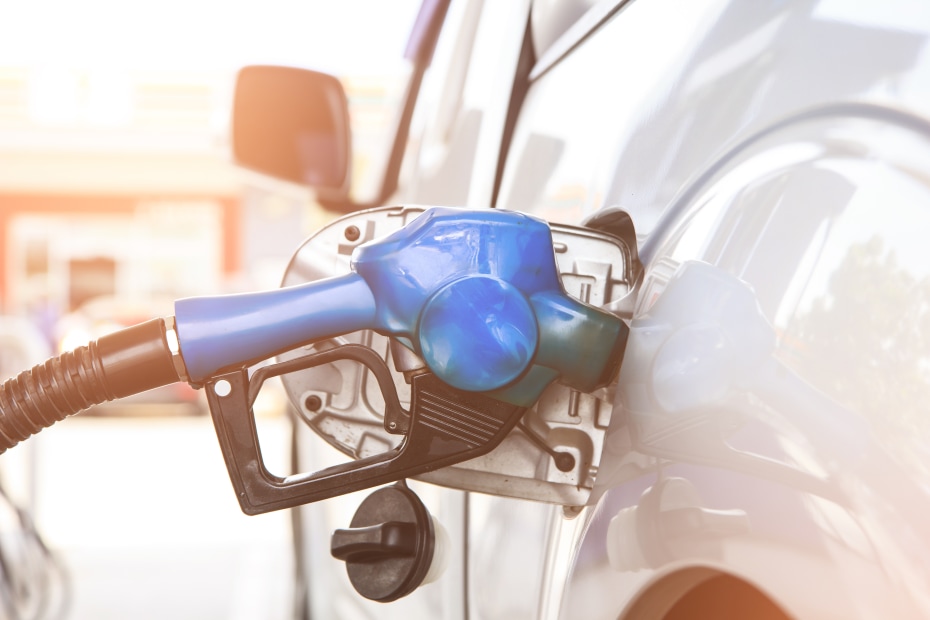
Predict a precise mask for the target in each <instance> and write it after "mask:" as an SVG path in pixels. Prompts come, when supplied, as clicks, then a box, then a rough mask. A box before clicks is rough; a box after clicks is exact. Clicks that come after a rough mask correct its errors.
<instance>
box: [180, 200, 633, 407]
mask: <svg viewBox="0 0 930 620" xmlns="http://www.w3.org/2000/svg"><path fill="white" fill-rule="evenodd" d="M351 267H352V273H350V274H347V275H345V276H340V277H336V278H329V279H326V280H320V281H317V282H311V283H309V284H304V285H300V286H295V287H289V288H283V289H277V290H274V291H269V292H264V293H252V294H244V295H226V296H218V297H195V298H188V299H182V300H179V301H178V302H176V304H175V324H176V330H177V336H178V341H179V344H180V350H181V356H182V357H183V359H184V363H185V366H186V368H187V372H188V375H189V377H190V380H191V381H192V382H193V383H201V382H203V381H205V380H206V379H208V378H210V377H211V376H214V375H215V374H216V373H217V372H219V371H221V370H223V369H230V368H234V367H241V366H243V365H250V364H253V363H256V362H258V361H261V360H264V359H267V358H269V357H272V356H274V355H276V354H279V353H282V352H284V351H287V350H289V349H293V348H296V347H298V346H301V345H304V344H308V343H310V342H313V341H316V340H321V339H325V338H330V337H335V336H339V335H342V334H346V333H349V332H353V331H357V330H361V329H372V330H375V331H377V332H379V333H381V334H384V335H387V336H391V337H394V338H396V339H397V340H399V341H400V342H402V343H403V344H404V345H405V346H407V347H409V348H410V349H412V350H413V351H414V352H416V353H417V354H418V355H420V356H421V357H422V358H423V360H424V361H425V363H426V365H427V366H428V367H429V369H430V371H431V372H432V373H433V374H434V375H435V376H436V377H438V378H439V379H441V380H442V381H443V382H445V383H447V384H448V385H450V386H452V387H455V388H458V389H461V390H466V391H471V392H483V393H491V394H492V395H493V396H494V397H495V398H497V399H499V400H502V401H504V402H509V403H512V404H515V405H520V406H529V405H532V404H533V403H534V402H535V401H536V400H537V399H538V397H539V395H540V394H541V393H542V391H543V389H545V387H546V386H547V385H548V384H549V383H551V382H552V381H553V380H556V379H559V380H561V381H562V382H563V383H565V384H567V385H569V386H571V387H573V388H576V389H579V390H582V391H586V392H589V391H592V390H594V389H596V388H598V387H600V386H603V385H606V384H607V383H609V382H610V380H611V379H612V378H613V376H614V375H615V373H616V371H617V369H618V368H619V365H620V361H621V358H622V353H623V347H624V345H625V342H626V334H627V328H626V325H625V324H624V323H623V322H622V321H621V320H620V318H619V317H617V316H615V315H613V314H610V313H608V312H605V311H603V310H600V309H598V308H594V307H592V306H588V305H586V304H584V303H582V302H580V301H578V300H577V299H575V298H573V297H571V296H569V295H567V294H566V293H565V291H564V290H563V288H562V285H561V281H560V279H559V273H558V270H557V267H556V261H555V254H554V251H553V246H552V237H551V232H550V230H549V227H548V225H547V224H546V223H545V222H543V221H541V220H539V219H536V218H533V217H530V216H527V215H524V214H521V213H516V212H510V211H501V210H474V211H472V210H463V209H452V208H433V209H429V210H427V211H425V212H424V213H423V214H422V215H420V216H419V217H417V218H416V219H415V220H414V221H413V222H411V223H410V224H409V225H407V226H406V227H404V228H402V229H401V230H399V231H397V232H395V233H393V234H391V235H389V236H387V237H384V238H382V239H379V240H376V241H372V242H369V243H366V244H363V245H362V246H359V247H358V248H356V250H355V252H354V254H353V256H352V262H351Z"/></svg>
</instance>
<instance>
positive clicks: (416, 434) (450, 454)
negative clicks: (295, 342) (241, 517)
mask: <svg viewBox="0 0 930 620" xmlns="http://www.w3.org/2000/svg"><path fill="white" fill-rule="evenodd" d="M338 359H352V360H354V361H357V362H360V363H362V364H364V365H365V366H366V367H368V368H369V370H371V371H372V372H373V373H374V375H375V378H376V379H377V380H378V384H379V386H380V388H381V391H382V393H383V395H384V400H385V403H386V411H385V425H386V426H387V425H388V424H389V422H390V421H396V420H408V419H409V424H408V428H407V429H406V437H405V439H404V440H403V442H402V443H401V444H400V446H399V447H397V448H396V449H393V450H389V451H387V452H384V453H382V454H377V455H374V456H371V457H367V458H363V459H360V460H357V461H351V462H348V463H344V464H340V465H337V466H335V467H330V468H327V469H323V470H321V471H318V472H316V473H302V474H296V475H291V476H284V477H281V476H276V475H274V474H272V473H271V472H269V471H268V469H267V468H266V467H265V464H264V461H263V460H262V455H261V448H260V447H259V442H258V434H257V431H256V426H255V417H254V415H253V412H252V404H253V403H254V401H255V397H256V396H257V394H258V391H259V390H260V388H261V384H262V383H263V382H264V381H265V380H266V379H268V378H269V377H272V376H277V375H281V374H285V373H288V372H292V371H296V370H303V369H306V368H311V367H313V366H319V365H322V364H327V363H330V362H333V361H335V360H338ZM205 388H206V393H207V400H208V402H209V405H210V413H211V415H212V416H213V425H214V427H215V428H216V435H217V439H218V440H219V443H220V448H221V449H222V452H223V458H224V460H225V462H226V468H227V470H228V471H229V475H230V479H231V481H232V484H233V488H234V489H235V492H236V497H237V499H238V500H239V505H240V507H241V508H242V511H243V512H244V513H246V514H249V515H256V514H262V513H265V512H271V511H273V510H279V509H282V508H292V507H294V506H299V505H301V504H306V503H310V502H316V501H319V500H323V499H328V498H330V497H335V496H337V495H343V494H345V493H351V492H353V491H358V490H361V489H367V488H370V487H374V486H379V485H382V484H388V483H391V482H395V481H397V480H401V479H403V478H408V477H412V476H416V475H418V474H422V473H425V472H428V471H432V470H434V469H438V468H440V467H445V466H447V465H453V464H455V463H459V462H462V461H465V460H467V459H471V458H474V457H477V456H481V455H483V454H485V453H487V452H489V451H491V450H492V449H494V448H495V447H496V446H497V445H498V444H499V443H500V442H501V441H502V440H503V439H504V437H505V436H506V435H507V434H508V433H509V432H510V430H511V429H512V428H513V427H514V426H515V425H516V423H517V422H518V421H519V420H520V418H521V416H522V415H523V413H524V411H525V410H526V408H525V407H521V406H517V405H513V404H510V403H505V402H503V401H499V400H496V399H494V398H491V397H489V396H486V395H484V394H479V393H474V392H466V391H463V390H459V389H456V388H452V387H450V386H448V385H447V384H445V383H443V382H442V381H440V380H439V379H437V378H436V377H435V376H434V375H432V374H430V373H424V374H421V375H417V376H415V377H413V379H412V395H413V398H412V401H411V411H410V413H409V415H408V414H407V413H406V412H405V411H404V410H403V408H402V407H401V406H400V401H399V399H398V397H397V393H396V391H395V389H394V386H393V383H392V382H391V378H390V371H389V370H388V368H387V366H386V364H385V363H384V361H383V360H382V359H381V358H380V357H379V356H378V355H377V354H376V353H374V352H373V351H371V350H370V349H368V348H366V347H364V346H361V345H345V346H342V347H338V348H336V349H331V350H327V351H323V352H321V353H316V354H314V355H310V356H306V357H301V358H296V359H292V360H288V361H286V362H281V363H278V364H273V365H270V366H266V367H263V368H260V369H258V370H257V371H256V372H255V373H254V374H253V376H252V378H251V380H250V379H249V374H248V370H247V369H240V370H235V371H231V372H227V373H224V374H220V375H217V376H215V377H211V378H210V379H209V380H207V381H206V382H205ZM400 430H402V429H400V428H395V429H391V431H392V432H399V431H400Z"/></svg>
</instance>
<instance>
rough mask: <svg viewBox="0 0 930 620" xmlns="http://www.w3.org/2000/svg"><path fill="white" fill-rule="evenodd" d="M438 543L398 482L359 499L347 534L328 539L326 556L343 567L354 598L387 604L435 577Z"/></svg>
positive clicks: (426, 517)
mask: <svg viewBox="0 0 930 620" xmlns="http://www.w3.org/2000/svg"><path fill="white" fill-rule="evenodd" d="M437 533H438V534H439V536H437ZM443 540H444V538H443V536H442V531H441V526H439V524H438V523H435V522H434V520H433V518H432V517H431V516H430V514H429V511H427V510H426V507H425V506H424V505H423V502H422V501H420V498H419V497H417V495H416V493H414V492H413V491H411V490H410V489H409V488H408V487H407V485H406V484H404V482H403V481H401V482H398V483H397V484H395V485H392V486H389V487H384V488H382V489H378V490H377V491H375V492H374V493H372V494H371V495H369V496H368V497H367V498H365V501H363V502H362V504H361V505H360V506H359V507H358V510H357V511H356V512H355V516H353V517H352V522H351V524H350V526H349V529H344V530H341V529H340V530H336V532H335V533H334V534H333V538H332V545H331V552H332V555H333V557H335V558H337V559H339V560H343V561H344V562H345V563H346V572H347V573H348V575H349V581H351V582H352V586H353V587H354V588H355V590H356V591H357V592H358V593H359V594H361V595H362V596H364V597H365V598H367V599H371V600H373V601H378V602H381V603H388V602H390V601H394V600H397V599H399V598H401V597H403V596H407V595H408V594H410V593H411V592H413V591H414V590H416V589H417V588H418V587H419V586H420V585H422V584H423V583H425V582H428V581H432V580H433V579H435V577H437V576H438V575H437V574H436V573H437V572H439V571H438V570H437V569H440V570H441V566H440V565H441V564H443V563H444V561H443V560H444V555H445V553H444V551H445V550H444V549H443V548H442V547H443ZM431 569H432V570H431Z"/></svg>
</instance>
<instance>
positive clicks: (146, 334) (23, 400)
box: [0, 319, 185, 453]
mask: <svg viewBox="0 0 930 620" xmlns="http://www.w3.org/2000/svg"><path fill="white" fill-rule="evenodd" d="M173 325H174V320H173V319H152V320H151V321H147V322H145V323H140V324H139V325H134V326H132V327H127V328H125V329H122V330H120V331H118V332H114V333H112V334H108V335H106V336H103V337H102V338H99V339H97V340H95V341H94V342H91V343H90V344H88V345H87V346H84V347H78V348H77V349H75V350H73V351H68V352H66V353H62V354H61V355H59V356H58V357H53V358H51V359H49V360H47V361H45V362H43V363H41V364H38V365H36V366H34V367H32V368H31V369H30V370H26V371H23V372H21V373H20V374H19V375H17V376H16V377H13V378H12V379H8V380H7V381H6V382H5V383H3V384H2V385H0V453H3V452H5V451H6V450H7V449H8V448H12V447H13V446H15V445H16V444H17V443H19V442H20V441H23V440H24V439H26V438H27V437H29V436H31V435H34V434H36V433H38V432H39V431H41V430H42V429H43V428H47V427H49V426H51V425H52V424H54V423H55V422H58V421H60V420H63V419H65V418H66V417H68V416H70V415H72V414H75V413H78V412H79V411H83V410H84V409H87V408H88V407H91V406H93V405H99V404H100V403H104V402H107V401H110V400H114V399H117V398H123V397H125V396H130V395H132V394H138V393H139V392H144V391H146V390H150V389H153V388H156V387H160V386H162V385H168V384H170V383H174V382H176V381H179V380H181V379H182V378H184V375H185V372H184V366H183V363H182V362H181V358H180V354H179V351H178V348H177V346H176V344H177V339H176V338H173V336H174V333H173V331H174V330H173ZM169 332H170V334H169ZM169 341H171V342H173V345H174V346H172V345H169Z"/></svg>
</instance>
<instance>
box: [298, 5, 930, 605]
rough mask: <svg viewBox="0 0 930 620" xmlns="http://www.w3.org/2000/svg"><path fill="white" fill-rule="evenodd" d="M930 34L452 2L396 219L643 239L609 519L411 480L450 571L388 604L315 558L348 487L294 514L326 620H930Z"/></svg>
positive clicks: (605, 513) (739, 17) (797, 16)
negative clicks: (533, 221) (459, 215)
mask: <svg viewBox="0 0 930 620" xmlns="http://www.w3.org/2000/svg"><path fill="white" fill-rule="evenodd" d="M527 23H530V24H531V31H532V40H531V44H532V54H530V55H529V57H530V58H532V66H531V67H530V68H529V71H528V75H529V79H528V82H527V83H526V88H525V93H521V94H520V95H519V96H520V97H522V102H520V103H519V105H515V106H511V97H512V94H513V92H514V76H515V75H520V72H521V71H523V72H524V74H525V73H526V67H525V66H521V65H520V62H519V61H520V58H521V48H522V43H523V34H524V32H525V29H526V26H527ZM928 41H930V8H928V6H926V5H924V4H923V3H919V2H907V1H904V0H901V1H896V2H889V1H886V2H882V3H877V2H871V3H869V2H864V1H862V2H860V1H852V2H842V1H839V0H823V1H814V0H811V1H800V0H798V1H771V2H769V1H765V2H739V1H736V0H695V1H692V2H678V1H676V0H632V1H629V2H622V1H621V2H618V1H614V0H605V1H601V2H594V1H593V0H590V1H585V0H537V1H536V2H530V1H529V0H513V1H511V2H481V1H480V0H456V1H455V2H453V3H452V6H451V8H450V13H449V16H448V17H447V23H446V25H445V27H444V29H443V32H442V35H441V38H440V43H439V48H438V50H437V55H436V58H435V60H434V62H433V65H432V67H431V69H430V71H429V73H428V74H427V76H426V81H425V83H424V90H423V92H422V94H421V98H420V101H419V102H418V104H417V112H416V116H415V118H414V127H413V131H412V132H411V139H410V142H409V145H408V149H407V156H406V159H405V161H404V169H403V176H402V179H401V184H400V189H399V190H398V192H397V194H396V196H395V197H394V199H393V201H392V202H393V203H395V204H429V205H456V206H469V207H478V208H485V207H495V206H496V207H500V208H506V209H513V210H519V211H525V212H528V213H531V214H534V215H537V216H540V217H543V218H545V219H547V220H550V221H553V222H561V223H568V224H576V225H577V224H582V223H583V222H585V221H586V220H587V219H588V218H590V217H592V216H593V215H595V214H596V213H598V212H599V211H602V210H604V209H607V208H612V207H619V208H621V209H623V210H625V211H626V212H627V213H629V214H630V216H631V217H632V219H633V222H634V224H635V226H636V230H637V235H638V240H639V251H640V256H641V259H642V262H643V266H644V274H645V275H644V279H643V281H642V284H641V287H640V289H639V290H640V292H639V297H638V299H637V302H636V311H635V313H634V315H633V318H632V319H631V321H630V327H631V336H630V340H629V343H628V347H627V352H626V357H625V359H624V363H623V367H622V369H621V371H620V376H619V378H618V382H617V385H616V389H615V391H614V409H613V416H612V417H611V422H610V428H609V431H608V440H607V442H606V447H605V455H604V457H603V460H602V462H601V464H600V467H599V469H598V471H597V482H596V487H595V493H594V497H595V501H594V502H593V503H592V505H589V506H585V507H564V506H554V505H550V504H545V503H538V502H532V501H527V500H520V499H507V498H500V497H495V496H492V495H483V494H478V493H466V492H463V491H458V490H454V489H445V488H441V487H438V486H433V485H428V484H416V485H415V488H416V489H417V491H418V492H419V493H420V494H421V496H422V497H423V499H424V501H425V502H426V504H427V506H428V508H429V509H430V510H431V512H432V513H433V514H434V515H435V516H436V517H437V519H438V520H439V521H440V522H441V523H442V524H443V525H444V527H445V529H446V530H447V531H448V533H449V535H450V540H451V541H452V544H451V547H450V550H449V554H448V562H449V564H448V567H447V569H446V571H445V574H444V575H443V576H442V577H440V579H439V580H438V581H436V582H435V583H432V584H429V585H426V586H424V587H422V588H420V589H419V590H417V591H416V592H414V593H413V594H411V595H410V596H408V597H406V598H404V599H402V600H400V601H397V602H394V603H389V604H379V603H372V602H370V601H367V600H364V599H362V598H361V597H360V596H358V595H357V594H356V593H355V592H354V590H353V589H352V587H351V585H350V584H349V583H348V580H347V579H346V577H345V574H344V570H343V567H342V566H341V563H340V562H338V561H337V560H335V559H333V558H331V557H330V556H329V551H328V544H329V536H330V534H331V533H332V531H333V530H334V529H336V528H340V527H345V526H346V525H347V523H348V522H349V520H350V518H351V515H352V512H353V511H354V509H355V507H356V506H357V505H358V503H359V502H360V501H361V497H363V495H359V494H353V495H351V496H346V497H342V498H337V499H333V500H327V501H325V502H321V503H319V504H314V505H309V506H306V507H303V508H302V509H301V512H302V515H303V517H304V523H305V524H306V528H307V529H306V532H307V537H306V540H305V541H304V542H305V546H304V549H303V551H304V553H303V554H302V556H301V560H302V561H303V562H305V563H306V566H307V571H306V587H307V589H308V593H309V601H310V609H311V610H312V617H314V618H336V617H338V618H345V619H351V618H379V619H385V618H427V617H429V618H443V619H448V620H453V619H454V620H465V619H469V620H477V619H482V620H484V619H492V618H546V619H556V618H565V619H573V618H586V619H589V620H595V619H600V618H623V619H624V620H641V619H644V618H668V619H669V620H671V619H674V618H705V617H707V618H710V617H714V618H729V617H757V618H768V617H772V618H778V617H792V618H800V619H808V618H814V619H834V618H835V619H845V620H851V619H865V618H897V619H920V618H928V617H930V587H928V586H930V415H928V405H927V403H928V402H930V244H928V234H930V57H928V49H930V48H928V47H927V42H928ZM523 51H524V56H523V58H524V59H526V58H527V55H526V51H527V50H526V48H523ZM508 112H509V113H510V116H509V118H510V119H511V121H515V122H508ZM511 129H512V133H511ZM499 161H501V162H502V168H501V170H502V174H501V175H500V176H499V177H498V173H497V171H498V163H499ZM673 288H674V294H673ZM302 447H303V450H302V452H303V454H302V459H303V460H304V464H305V465H306V468H307V469H312V470H314V471H315V470H317V469H319V468H321V467H322V466H324V465H327V464H329V463H331V462H332V461H339V460H342V459H341V458H340V455H336V456H335V457H334V456H333V454H334V451H333V450H331V449H330V448H329V447H328V446H326V445H325V444H324V443H323V442H321V441H318V440H317V439H316V438H315V436H313V435H312V434H311V433H310V432H309V431H307V432H306V435H305V436H302ZM779 610H780V611H779ZM727 614H729V615H727ZM766 614H769V615H766ZM779 614H783V615H779Z"/></svg>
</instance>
